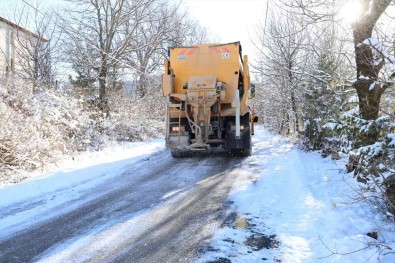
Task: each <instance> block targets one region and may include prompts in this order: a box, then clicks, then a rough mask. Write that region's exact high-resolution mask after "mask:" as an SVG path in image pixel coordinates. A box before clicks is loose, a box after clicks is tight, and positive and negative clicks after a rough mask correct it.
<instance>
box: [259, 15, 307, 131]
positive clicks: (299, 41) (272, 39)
mask: <svg viewBox="0 0 395 263" xmlns="http://www.w3.org/2000/svg"><path fill="white" fill-rule="evenodd" d="M280 17H281V19H280ZM258 39H259V40H258V43H259V45H257V47H258V50H259V54H260V58H259V60H260V61H262V62H261V63H259V64H258V66H257V67H256V69H257V70H258V71H259V72H260V73H261V74H263V75H264V76H265V77H266V78H267V79H269V81H270V82H271V83H270V85H271V86H275V87H276V89H277V90H280V89H281V91H282V92H280V93H279V94H280V97H278V99H280V98H281V97H282V99H281V101H282V103H281V104H282V106H280V108H281V107H284V108H285V109H286V108H289V109H290V110H289V111H284V110H281V111H280V112H282V113H283V115H284V116H283V117H282V119H283V120H286V121H285V122H286V123H288V124H287V128H288V129H289V128H292V131H295V132H298V131H299V128H300V115H299V112H300V109H299V107H298V74H299V72H300V71H301V68H303V65H302V64H303V63H304V59H303V56H304V54H303V45H304V44H305V40H306V39H307V37H306V32H305V30H303V28H302V25H300V24H298V23H297V22H296V21H295V20H293V19H291V17H290V13H289V12H286V11H282V12H279V11H278V10H272V12H271V13H270V16H269V17H268V20H267V31H266V28H265V27H264V26H260V28H259V29H258ZM284 103H285V104H284ZM290 124H291V125H292V126H289V125H290ZM284 128H285V127H284V124H281V126H280V130H283V129H284Z"/></svg>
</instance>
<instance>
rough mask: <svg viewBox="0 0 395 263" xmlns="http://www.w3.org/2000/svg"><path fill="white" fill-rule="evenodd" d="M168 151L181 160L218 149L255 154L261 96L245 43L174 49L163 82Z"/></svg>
mask: <svg viewBox="0 0 395 263" xmlns="http://www.w3.org/2000/svg"><path fill="white" fill-rule="evenodd" d="M162 87H163V95H164V96H165V97H166V146H167V147H168V148H170V150H171V155H172V156H173V157H175V158H179V157H184V156H189V155H190V153H193V152H195V151H210V149H213V148H214V147H220V148H221V147H222V148H223V149H228V150H230V151H231V153H232V155H234V156H250V155H251V135H252V134H253V130H254V122H256V121H257V117H255V116H253V114H252V113H251V111H250V108H249V106H248V105H247V103H248V100H249V99H252V98H253V97H254V96H255V86H254V85H253V84H250V73H249V68H248V58H247V56H246V55H244V56H243V55H242V48H241V45H240V42H234V43H227V44H201V45H194V46H187V47H170V48H168V59H167V58H166V59H165V72H164V74H163V77H162Z"/></svg>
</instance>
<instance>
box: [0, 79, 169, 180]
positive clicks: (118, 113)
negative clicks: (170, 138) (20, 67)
mask: <svg viewBox="0 0 395 263" xmlns="http://www.w3.org/2000/svg"><path fill="white" fill-rule="evenodd" d="M29 90H30V89H29V88H27V87H26V86H24V85H18V86H17V85H13V86H11V85H8V86H7V85H1V86H0V127H1V129H0V183H1V182H2V181H6V180H8V178H10V175H12V174H17V173H20V171H22V170H25V171H31V170H35V169H41V168H44V167H45V165H46V164H49V163H54V162H56V161H58V160H60V159H61V158H62V157H64V156H65V155H69V156H71V155H73V154H75V153H76V152H78V151H85V150H90V151H93V150H98V149H101V148H102V147H104V146H105V145H107V144H108V143H109V142H110V141H141V140H146V139H149V138H154V137H158V136H161V135H162V134H163V133H164V127H165V125H164V121H163V119H164V114H163V111H164V107H163V105H164V103H163V98H162V96H161V94H160V92H159V91H158V90H156V89H155V90H153V91H152V93H151V94H150V95H149V96H146V97H145V98H143V99H141V100H137V99H136V98H134V97H133V96H131V95H128V94H127V93H122V92H121V91H119V92H117V93H112V94H109V107H110V115H109V116H105V115H104V114H103V113H102V112H101V111H100V110H99V109H98V107H97V104H95V101H96V100H95V99H92V98H91V97H86V96H83V95H81V94H78V93H77V92H75V91H73V90H72V89H58V90H54V89H41V90H40V91H38V92H36V93H32V92H30V91H29Z"/></svg>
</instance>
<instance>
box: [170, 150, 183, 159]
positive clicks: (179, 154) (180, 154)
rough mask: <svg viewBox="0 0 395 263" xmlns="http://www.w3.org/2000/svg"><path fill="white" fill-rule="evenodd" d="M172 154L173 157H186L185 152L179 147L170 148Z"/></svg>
mask: <svg viewBox="0 0 395 263" xmlns="http://www.w3.org/2000/svg"><path fill="white" fill-rule="evenodd" d="M170 154H171V156H172V157H173V158H182V157H184V155H183V152H182V151H180V150H179V149H170Z"/></svg>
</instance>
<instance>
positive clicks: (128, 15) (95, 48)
mask: <svg viewBox="0 0 395 263" xmlns="http://www.w3.org/2000/svg"><path fill="white" fill-rule="evenodd" d="M153 1H154V0H136V1H133V2H131V1H126V0H115V1H101V0H83V1H76V0H70V2H71V3H72V4H73V5H72V9H69V10H68V14H69V19H68V27H66V28H65V30H66V32H67V34H68V37H69V38H70V40H71V44H72V45H71V47H72V52H71V53H72V54H73V56H77V57H75V58H74V61H79V62H80V63H81V64H82V63H84V64H87V65H88V66H89V67H92V68H93V69H94V70H95V71H96V72H97V78H98V81H99V99H100V107H101V108H102V109H105V105H106V88H107V85H108V77H109V74H110V71H113V70H114V69H118V68H119V67H120V65H121V64H123V63H124V62H123V61H126V58H127V57H128V56H129V54H130V53H131V52H133V51H134V50H136V49H139V48H142V47H135V46H133V37H135V35H136V30H137V27H138V25H139V24H140V23H143V21H144V19H145V17H146V16H147V15H148V14H147V10H148V7H149V5H150V4H151V3H152V2H153ZM87 49H89V51H88V52H87ZM88 54H89V56H90V57H87V55H88ZM91 55H93V56H91ZM123 66H125V65H123Z"/></svg>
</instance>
